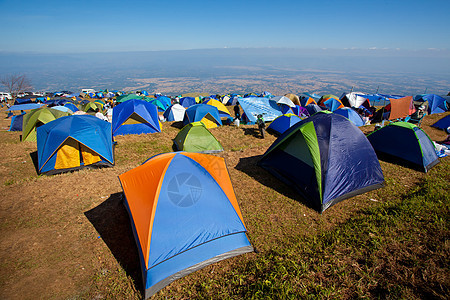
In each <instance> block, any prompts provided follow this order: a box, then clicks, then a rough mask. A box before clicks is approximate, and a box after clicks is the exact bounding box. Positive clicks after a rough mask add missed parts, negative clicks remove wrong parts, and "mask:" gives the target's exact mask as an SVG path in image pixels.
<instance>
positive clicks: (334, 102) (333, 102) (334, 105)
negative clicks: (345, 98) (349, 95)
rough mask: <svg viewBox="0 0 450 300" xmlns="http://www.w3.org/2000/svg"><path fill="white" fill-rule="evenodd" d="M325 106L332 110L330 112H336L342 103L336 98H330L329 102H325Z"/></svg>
mask: <svg viewBox="0 0 450 300" xmlns="http://www.w3.org/2000/svg"><path fill="white" fill-rule="evenodd" d="M323 104H325V106H326V107H327V108H328V109H329V110H330V111H335V110H336V109H338V107H339V106H340V105H341V103H339V101H337V100H336V99H334V98H330V99H328V100H327V101H325V102H324V103H323Z"/></svg>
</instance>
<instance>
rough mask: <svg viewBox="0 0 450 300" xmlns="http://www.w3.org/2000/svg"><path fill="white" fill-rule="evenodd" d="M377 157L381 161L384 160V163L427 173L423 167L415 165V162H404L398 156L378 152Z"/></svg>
mask: <svg viewBox="0 0 450 300" xmlns="http://www.w3.org/2000/svg"><path fill="white" fill-rule="evenodd" d="M377 157H378V159H379V160H382V161H384V162H387V163H390V164H394V165H398V166H401V167H404V168H408V169H411V170H415V171H419V172H425V168H424V167H423V166H421V165H418V164H415V163H413V162H410V161H407V160H404V159H402V158H400V157H398V156H393V155H389V154H386V153H382V152H377Z"/></svg>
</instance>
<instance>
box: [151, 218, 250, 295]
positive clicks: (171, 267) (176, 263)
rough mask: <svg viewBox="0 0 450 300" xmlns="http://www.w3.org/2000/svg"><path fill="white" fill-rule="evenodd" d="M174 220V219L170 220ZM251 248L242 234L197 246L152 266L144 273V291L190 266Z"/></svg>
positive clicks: (223, 237)
mask: <svg viewBox="0 0 450 300" xmlns="http://www.w3.org/2000/svg"><path fill="white" fill-rule="evenodd" d="M172 219H174V218H172ZM246 246H251V245H250V242H249V241H248V238H247V236H246V234H245V233H244V232H241V233H236V234H232V235H227V236H222V237H220V238H218V239H215V240H211V241H209V242H207V243H205V244H201V245H198V246H197V247H194V248H191V249H189V250H188V251H185V252H182V253H179V254H178V255H176V256H174V257H171V258H170V259H168V260H166V261H164V262H162V263H160V264H158V265H156V266H154V267H153V268H151V269H149V270H148V271H147V273H146V278H145V280H144V282H145V289H148V288H150V287H151V286H153V285H155V284H156V283H158V282H159V281H161V280H163V279H164V278H167V277H169V276H171V275H172V274H175V273H177V272H179V271H182V270H184V269H186V268H188V267H190V266H193V265H196V264H198V263H201V262H202V261H205V260H208V259H211V258H213V257H215V256H217V255H220V254H223V253H226V252H229V251H232V250H235V249H238V248H241V247H246Z"/></svg>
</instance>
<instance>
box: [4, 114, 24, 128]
mask: <svg viewBox="0 0 450 300" xmlns="http://www.w3.org/2000/svg"><path fill="white" fill-rule="evenodd" d="M24 114H25V113H23V114H20V115H15V116H12V118H11V126H10V127H9V130H8V131H22V125H23V115H24Z"/></svg>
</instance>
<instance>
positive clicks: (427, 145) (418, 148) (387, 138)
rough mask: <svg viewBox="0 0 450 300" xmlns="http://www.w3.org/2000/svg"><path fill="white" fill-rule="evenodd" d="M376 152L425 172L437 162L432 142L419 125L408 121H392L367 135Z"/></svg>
mask: <svg viewBox="0 0 450 300" xmlns="http://www.w3.org/2000/svg"><path fill="white" fill-rule="evenodd" d="M367 139H368V140H369V141H370V143H371V144H372V146H373V148H374V149H375V151H377V153H383V154H386V155H388V156H389V157H394V158H396V159H401V160H403V161H407V162H410V163H412V164H414V165H415V166H418V167H419V168H420V169H421V170H422V171H424V172H427V171H428V170H429V169H431V168H432V167H433V166H434V165H436V164H437V163H439V158H438V156H437V154H436V151H435V149H434V144H433V142H432V141H431V139H430V138H429V137H428V135H427V134H426V133H425V131H423V130H422V129H421V128H420V127H417V126H416V125H414V124H411V123H408V122H394V123H390V124H389V125H387V126H384V127H382V128H380V129H378V130H376V131H374V132H372V133H371V134H369V135H368V136H367Z"/></svg>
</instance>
